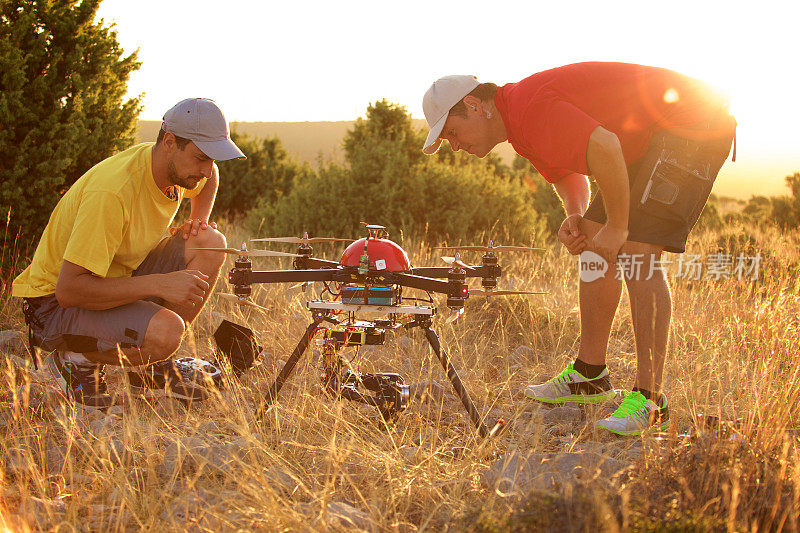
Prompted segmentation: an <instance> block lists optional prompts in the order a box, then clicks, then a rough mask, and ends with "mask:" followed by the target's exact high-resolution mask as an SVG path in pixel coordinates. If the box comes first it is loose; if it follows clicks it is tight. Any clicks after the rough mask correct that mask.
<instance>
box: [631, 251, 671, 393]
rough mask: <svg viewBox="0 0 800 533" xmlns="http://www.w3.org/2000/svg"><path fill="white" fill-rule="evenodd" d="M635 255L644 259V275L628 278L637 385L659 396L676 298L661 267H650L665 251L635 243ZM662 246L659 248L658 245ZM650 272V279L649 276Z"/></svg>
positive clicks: (635, 385) (638, 387)
mask: <svg viewBox="0 0 800 533" xmlns="http://www.w3.org/2000/svg"><path fill="white" fill-rule="evenodd" d="M635 244H637V245H638V246H635V247H633V249H634V251H633V252H630V253H631V255H632V256H633V255H636V254H637V250H638V253H640V254H641V255H642V257H643V258H644V265H643V266H642V275H641V276H639V277H638V279H635V278H633V277H632V278H631V279H626V280H625V284H626V286H627V287H628V295H629V296H630V302H631V319H632V321H633V334H634V338H635V339H636V359H637V367H636V382H635V384H634V388H637V389H644V390H645V391H648V392H650V393H652V394H653V395H658V394H659V393H660V392H661V380H662V376H663V373H664V360H665V358H666V355H667V343H668V340H669V325H670V320H671V317H672V297H671V294H670V291H669V285H668V284H667V280H666V278H665V276H664V272H662V271H661V270H654V269H651V268H650V265H652V264H653V261H658V260H660V259H661V251H660V250H659V251H658V253H648V249H651V248H653V247H655V246H654V245H646V244H639V243H635ZM655 248H659V247H655ZM650 272H652V273H653V275H652V277H651V278H650V279H646V278H647V277H648V275H649V274H650Z"/></svg>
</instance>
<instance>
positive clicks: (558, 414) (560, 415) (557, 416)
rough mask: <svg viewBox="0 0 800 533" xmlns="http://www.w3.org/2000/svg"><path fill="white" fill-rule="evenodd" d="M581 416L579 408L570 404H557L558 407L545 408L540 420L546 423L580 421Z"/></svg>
mask: <svg viewBox="0 0 800 533" xmlns="http://www.w3.org/2000/svg"><path fill="white" fill-rule="evenodd" d="M581 417H582V413H581V410H580V409H578V408H577V407H572V406H570V405H559V406H558V407H553V408H551V409H547V410H545V411H544V412H543V413H542V421H543V422H544V423H546V424H558V423H564V422H580V421H581Z"/></svg>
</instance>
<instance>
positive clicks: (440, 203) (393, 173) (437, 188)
mask: <svg viewBox="0 0 800 533" xmlns="http://www.w3.org/2000/svg"><path fill="white" fill-rule="evenodd" d="M424 139H425V133H424V132H422V131H419V130H416V129H414V127H413V126H412V122H411V117H410V115H408V113H407V112H406V110H405V108H403V107H401V106H398V105H395V104H391V103H389V102H387V101H385V100H381V101H379V102H376V103H375V104H373V105H370V106H369V108H368V109H367V116H366V118H362V119H359V120H358V121H357V122H356V124H355V125H354V127H353V129H352V130H351V131H350V132H348V134H347V136H346V137H345V139H344V151H345V161H346V164H345V165H344V166H341V165H336V164H329V165H328V166H326V167H323V168H322V169H320V170H319V171H318V172H317V173H316V174H306V175H303V176H300V177H298V180H297V181H296V183H295V186H294V188H293V189H292V190H291V192H289V193H288V194H286V195H285V196H282V197H280V198H278V199H277V201H276V202H274V203H271V202H269V201H268V200H266V199H264V200H262V201H261V202H259V204H258V206H257V207H256V208H254V209H253V210H251V211H250V213H249V215H248V226H249V228H250V230H251V231H252V232H254V233H257V234H258V235H265V234H273V235H275V234H299V233H301V232H303V231H308V232H309V233H313V234H319V235H328V234H331V235H333V234H336V235H343V236H354V232H355V231H357V228H358V227H359V222H362V221H363V222H369V223H374V224H382V225H384V226H387V227H388V228H389V230H390V232H392V234H393V235H397V234H398V233H399V232H401V231H402V232H403V233H405V234H413V235H420V236H424V237H425V238H426V239H427V240H429V241H435V242H441V241H444V240H447V241H449V242H458V241H461V242H476V241H477V240H482V239H488V238H494V239H496V240H503V241H506V242H511V241H516V242H531V239H532V238H533V236H534V234H537V233H541V230H542V226H543V225H542V224H541V223H540V219H539V217H538V216H537V213H536V211H535V209H534V200H535V197H534V195H533V193H532V192H531V190H530V189H529V188H528V187H527V186H526V185H525V184H524V183H523V180H522V178H521V176H520V175H519V173H515V172H514V171H512V169H510V168H508V167H507V166H506V165H503V164H502V163H501V162H500V160H499V158H497V157H494V156H492V157H488V158H485V159H477V158H475V157H472V156H468V155H466V154H461V153H459V154H455V153H453V152H452V151H451V150H450V149H449V148H447V147H446V146H444V147H442V149H441V150H440V152H441V154H439V155H437V156H436V157H427V156H425V155H424V154H422V151H421V147H422V144H423V142H424Z"/></svg>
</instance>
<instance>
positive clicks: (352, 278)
mask: <svg viewBox="0 0 800 533" xmlns="http://www.w3.org/2000/svg"><path fill="white" fill-rule="evenodd" d="M364 225H365V226H366V230H367V236H366V237H363V238H361V239H358V240H355V241H352V242H351V243H350V244H349V245H348V246H347V247H346V248H345V250H344V252H343V253H342V256H341V259H340V260H339V261H329V260H325V259H319V258H316V257H313V256H312V254H313V249H312V246H311V245H312V244H314V243H318V242H333V241H351V239H340V238H334V237H309V236H308V233H305V234H304V236H303V237H273V238H262V239H252V241H254V242H255V241H259V242H271V243H289V244H296V245H297V249H296V253H287V252H277V251H272V250H248V249H247V247H246V244H245V243H243V244H242V246H241V249H235V248H199V249H203V250H210V251H221V252H225V253H228V254H232V255H236V256H237V257H236V260H235V262H234V267H233V268H232V269H231V270H230V272H229V273H228V283H229V284H230V285H232V287H233V293H232V294H222V295H221V296H222V297H224V298H227V299H229V300H231V301H233V302H235V303H238V304H240V305H249V306H253V307H257V308H261V309H264V308H262V307H261V306H259V305H258V304H256V303H255V302H252V301H251V300H250V299H249V297H250V295H251V293H252V287H253V285H256V284H262V283H293V284H295V285H294V286H303V287H304V288H305V287H306V286H307V285H308V284H309V283H314V282H321V283H323V284H324V285H325V290H324V291H322V295H326V294H327V295H329V297H327V298H323V297H322V296H320V297H319V298H317V299H312V300H309V301H308V302H307V303H306V306H307V308H308V310H309V311H310V313H311V323H310V324H309V325H308V327H307V328H306V330H305V333H304V334H303V336H302V337H301V338H300V341H299V342H298V343H297V346H296V347H295V348H294V350H293V351H292V353H291V355H290V356H289V358H288V360H287V361H286V364H285V365H284V366H283V368H281V370H280V372H279V373H278V376H277V377H276V378H275V381H274V382H273V383H272V385H271V386H270V388H269V389H268V390H267V391H266V395H265V398H264V401H263V403H262V404H261V405H260V406H259V407H258V408H257V410H256V419H257V420H261V419H262V418H263V416H264V414H265V413H266V412H267V411H268V410H269V409H270V408H271V406H272V405H274V403H275V402H276V401H277V398H278V393H279V392H280V390H281V388H282V387H283V385H284V384H285V383H286V381H287V380H288V379H289V377H290V376H291V374H292V372H293V370H294V368H295V366H296V365H297V362H298V361H299V360H300V358H301V357H302V356H303V354H304V353H305V352H306V350H307V349H308V346H309V344H310V343H311V341H312V338H313V337H314V336H315V335H317V334H318V333H323V338H322V341H321V342H322V366H323V373H322V379H323V386H324V390H325V391H326V392H327V393H328V394H329V395H331V396H332V397H334V398H343V399H346V400H350V401H354V402H359V403H363V404H368V405H371V406H374V407H376V408H377V409H378V411H379V412H380V414H381V415H382V419H383V420H384V421H386V422H389V421H394V420H396V419H397V417H398V416H399V414H400V413H401V412H402V411H404V410H405V409H406V408H407V407H408V405H409V401H410V386H409V385H407V384H406V383H405V381H404V379H403V378H402V376H400V374H398V373H396V372H382V373H366V372H359V371H358V370H356V369H353V368H352V367H351V364H350V362H349V361H348V360H346V359H345V358H344V357H343V356H342V351H343V350H344V349H346V348H350V347H355V348H358V347H361V346H375V345H383V344H384V343H385V342H386V336H387V332H391V331H394V330H398V329H407V330H410V329H412V328H420V329H421V330H422V331H423V332H424V333H425V338H426V340H427V342H428V344H429V345H430V347H431V348H432V349H433V352H434V353H435V354H436V357H437V358H438V359H439V362H440V363H441V364H442V367H443V368H444V371H445V373H446V375H447V377H448V379H449V380H450V383H451V384H452V386H453V389H454V390H455V392H456V394H457V395H458V397H459V399H460V400H461V403H462V404H463V405H464V408H465V409H466V411H467V413H468V415H469V417H470V419H471V421H472V423H473V424H474V425H475V427H476V429H477V431H478V433H479V434H480V435H481V437H491V436H494V435H496V434H497V433H499V432H500V431H501V430H502V428H503V426H504V424H505V422H504V421H503V419H498V420H497V421H495V422H494V423H493V424H492V426H491V428H490V427H487V425H486V423H485V422H484V418H483V417H481V415H480V413H479V412H478V410H477V408H476V407H475V404H474V403H473V402H472V399H471V398H470V395H469V393H468V392H467V389H466V387H465V386H464V384H463V382H462V381H461V378H460V377H459V374H458V371H457V370H456V368H455V367H454V366H453V363H452V361H451V360H450V357H449V356H448V355H447V352H446V351H445V350H444V349H443V348H442V345H441V342H440V341H439V336H438V335H437V333H436V332H435V331H434V329H433V327H432V326H433V320H432V319H433V317H434V316H435V315H436V313H437V306H436V305H435V302H434V300H433V298H432V297H431V293H438V294H443V295H446V296H447V302H446V305H447V307H448V308H449V309H450V311H451V315H450V317H448V318H447V321H448V322H452V321H454V320H456V319H458V317H460V316H461V315H462V314H463V312H464V306H465V302H466V300H467V299H468V298H469V297H470V295H485V296H492V295H497V296H502V295H516V294H542V293H540V292H533V291H510V290H499V289H497V280H498V278H499V277H500V276H501V275H502V272H503V271H502V267H501V265H500V263H499V261H498V256H497V255H496V253H497V252H505V251H534V250H541V249H540V248H529V247H524V246H500V245H494V244H493V243H492V242H491V241H490V242H489V245H488V246H442V247H437V249H443V250H453V251H454V252H455V253H454V255H453V256H452V257H442V259H443V260H444V261H445V262H446V263H448V264H449V265H450V266H446V267H436V266H433V267H412V266H411V263H410V261H409V258H408V254H406V252H405V251H404V250H403V249H402V248H401V247H400V246H399V245H398V244H397V243H395V242H394V241H391V240H389V239H388V236H389V234H388V232H387V231H386V228H385V227H384V226H380V225H375V224H364ZM462 250H469V251H482V252H484V254H483V256H482V258H481V264H480V265H469V264H467V263H465V262H463V261H462V260H461V257H460V253H459V251H462ZM256 257H292V258H293V261H292V269H289V270H253V267H252V261H251V259H253V258H256ZM467 278H481V288H480V289H471V288H469V286H468V285H467V283H466V282H467ZM405 288H410V289H419V290H422V291H425V292H427V293H428V299H427V300H424V299H422V298H414V297H409V296H406V295H405V294H404V293H403V289H405ZM365 315H366V317H365Z"/></svg>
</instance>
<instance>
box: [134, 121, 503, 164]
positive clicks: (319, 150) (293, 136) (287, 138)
mask: <svg viewBox="0 0 800 533" xmlns="http://www.w3.org/2000/svg"><path fill="white" fill-rule="evenodd" d="M353 124H355V121H353V120H346V121H340V122H231V130H233V131H236V132H237V133H240V134H243V135H247V136H249V137H254V138H264V137H273V136H275V137H278V138H279V139H280V140H281V144H282V145H283V147H284V148H285V149H286V151H287V152H288V153H289V155H291V156H292V158H294V159H295V160H296V161H300V162H308V163H309V164H310V165H311V166H312V167H314V168H316V167H317V166H318V164H317V163H318V161H319V159H320V157H321V158H322V160H324V161H336V162H340V163H341V162H342V161H344V153H343V151H342V148H341V146H342V139H344V136H345V134H346V133H347V130H349V129H351V128H352V127H353ZM160 126H161V122H160V121H156V120H140V121H139V129H138V131H137V137H138V139H139V142H145V141H155V140H156V135H157V134H158V128H159V127H160ZM414 126H416V127H418V128H420V129H424V128H427V126H426V124H425V121H424V120H423V119H415V120H414ZM421 149H422V147H421V146H420V150H421ZM495 151H496V152H497V153H498V154H500V156H501V157H502V158H503V160H504V161H505V162H506V163H509V164H510V163H511V161H513V160H514V150H513V149H512V148H511V145H510V144H508V143H503V144H501V145H500V146H498V147H497V148H495Z"/></svg>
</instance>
